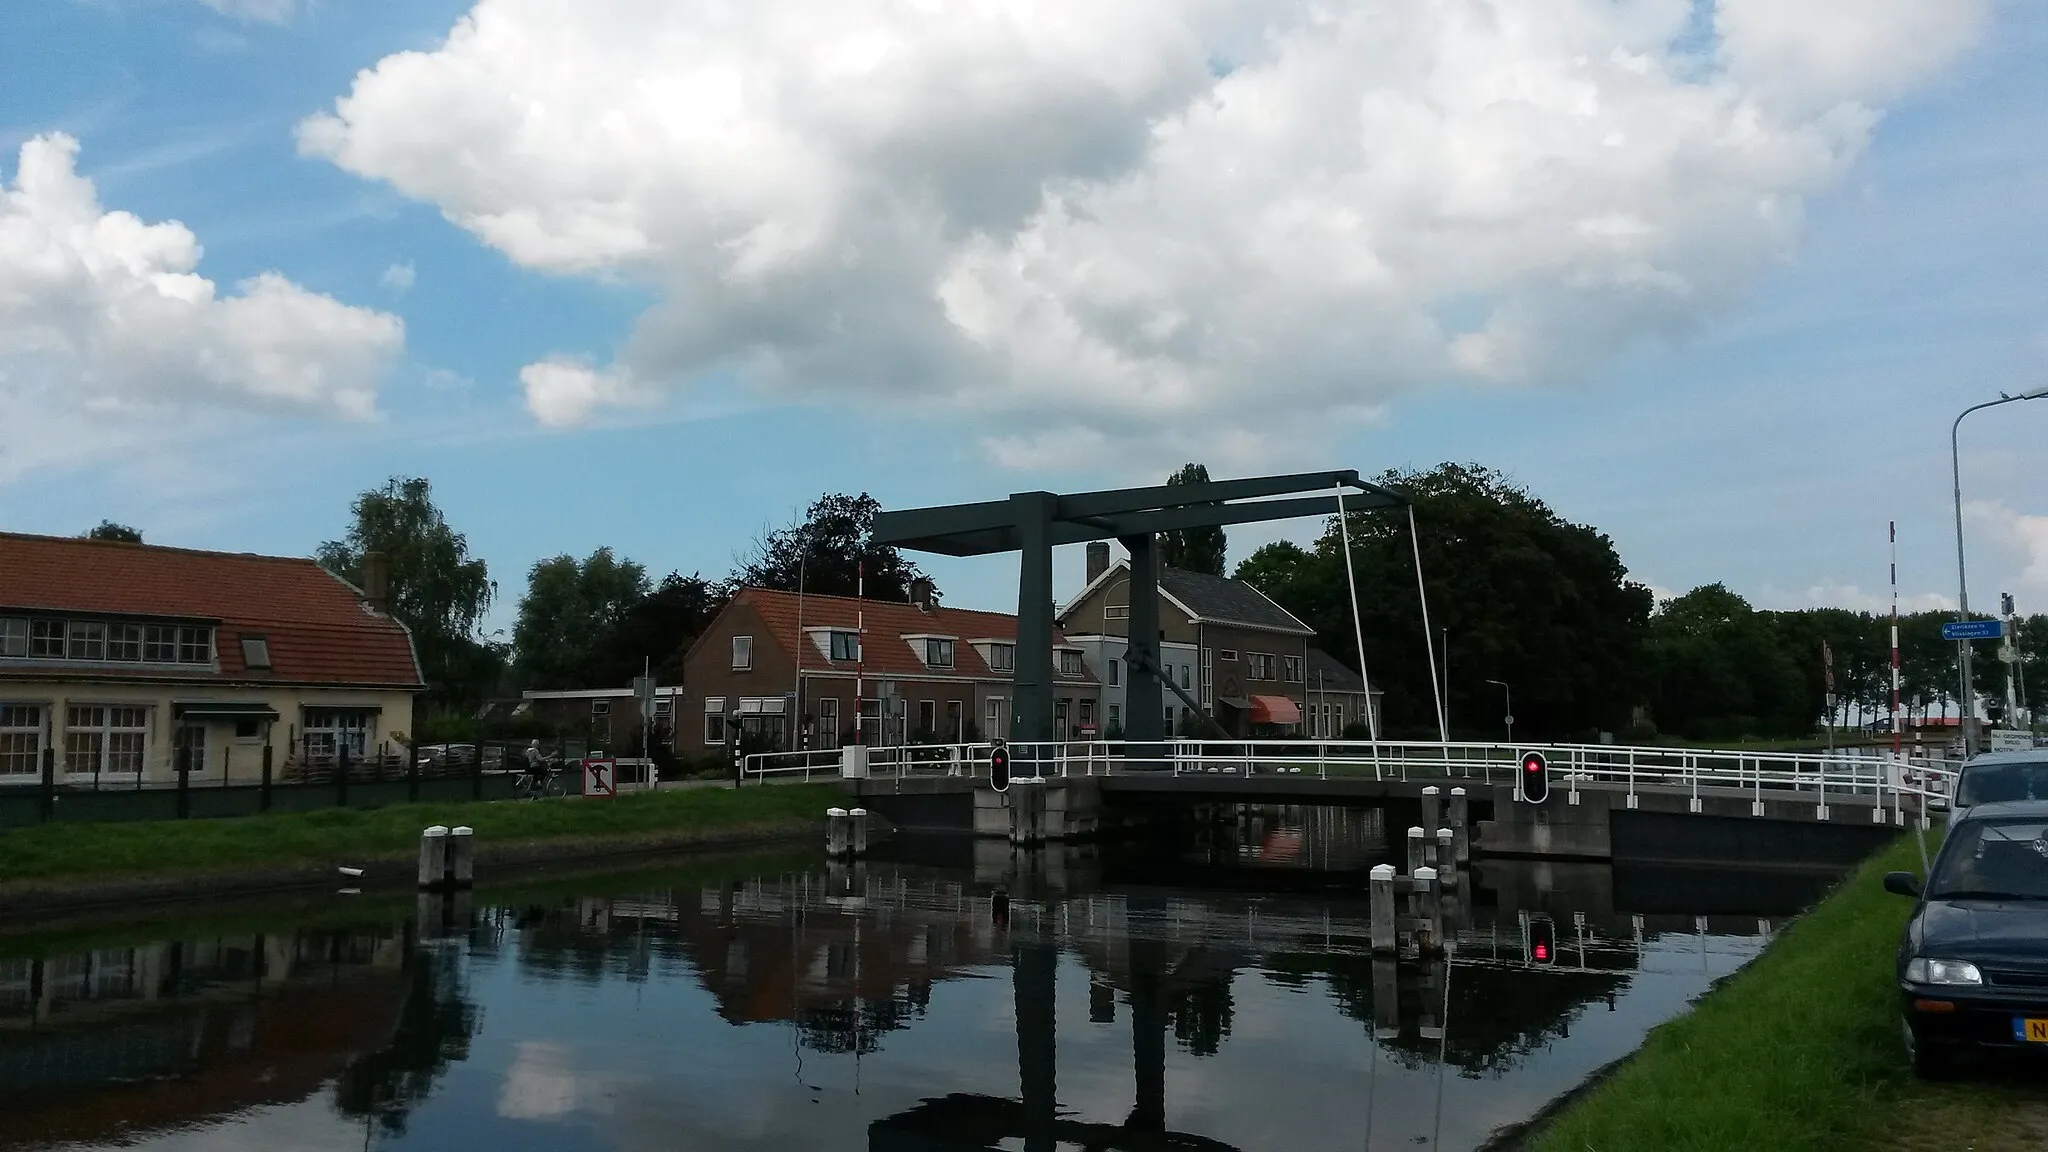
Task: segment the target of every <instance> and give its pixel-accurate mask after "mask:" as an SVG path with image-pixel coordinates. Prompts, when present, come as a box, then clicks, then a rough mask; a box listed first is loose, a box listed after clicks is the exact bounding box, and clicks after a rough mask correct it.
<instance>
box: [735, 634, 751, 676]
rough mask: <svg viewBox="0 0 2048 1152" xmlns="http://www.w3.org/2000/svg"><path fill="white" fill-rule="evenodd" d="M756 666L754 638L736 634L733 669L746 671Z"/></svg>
mask: <svg viewBox="0 0 2048 1152" xmlns="http://www.w3.org/2000/svg"><path fill="white" fill-rule="evenodd" d="M753 667H754V638H753V637H752V636H735V637H733V638H732V670H733V671H735V672H746V671H749V670H751V669H752V668H753Z"/></svg>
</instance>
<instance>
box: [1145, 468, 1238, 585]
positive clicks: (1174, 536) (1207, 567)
mask: <svg viewBox="0 0 2048 1152" xmlns="http://www.w3.org/2000/svg"><path fill="white" fill-rule="evenodd" d="M1166 483H1167V486H1168V487H1171V488H1178V487H1182V486H1185V485H1188V484H1207V483H1209V469H1208V468H1207V467H1206V466H1204V465H1201V464H1184V465H1182V466H1181V469H1180V471H1178V472H1175V473H1174V474H1173V475H1171V476H1169V477H1167V478H1166ZM1227 551H1228V541H1227V540H1226V538H1225V537H1224V535H1223V529H1222V528H1221V527H1209V528H1179V529H1175V530H1173V531H1171V532H1161V533H1160V534H1159V562H1160V563H1161V564H1163V565H1165V566H1166V567H1168V568H1179V569H1181V570H1183V571H1186V572H1206V573H1208V574H1209V575H1211V576H1221V575H1223V566H1224V560H1225V553H1226V552H1227Z"/></svg>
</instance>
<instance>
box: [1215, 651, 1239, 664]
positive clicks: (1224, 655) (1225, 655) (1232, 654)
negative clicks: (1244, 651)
mask: <svg viewBox="0 0 2048 1152" xmlns="http://www.w3.org/2000/svg"><path fill="white" fill-rule="evenodd" d="M1216 658H1217V659H1218V660H1222V661H1225V662H1228V661H1231V660H1235V659H1237V649H1235V648H1225V649H1223V650H1221V651H1219V652H1217V653H1216Z"/></svg>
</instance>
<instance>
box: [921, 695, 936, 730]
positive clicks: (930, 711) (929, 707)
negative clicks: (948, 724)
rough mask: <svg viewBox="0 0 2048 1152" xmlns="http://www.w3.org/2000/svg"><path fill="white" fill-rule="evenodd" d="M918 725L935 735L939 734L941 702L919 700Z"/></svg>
mask: <svg viewBox="0 0 2048 1152" xmlns="http://www.w3.org/2000/svg"><path fill="white" fill-rule="evenodd" d="M917 726H918V727H919V728H921V729H923V730H924V731H926V732H929V733H931V734H932V735H934V736H937V735H939V702H938V701H937V700H919V701H918V702H917Z"/></svg>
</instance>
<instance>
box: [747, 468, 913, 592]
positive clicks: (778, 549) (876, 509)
mask: <svg viewBox="0 0 2048 1152" xmlns="http://www.w3.org/2000/svg"><path fill="white" fill-rule="evenodd" d="M881 510H882V506H881V504H880V503H879V502H877V501H876V500H875V498H874V497H872V496H870V495H868V494H867V493H865V492H863V493H861V494H860V495H858V496H848V495H845V494H844V493H840V494H836V495H835V494H829V493H828V494H826V495H824V496H820V497H818V499H817V500H815V501H814V502H812V504H811V506H810V508H809V509H808V510H807V511H806V512H805V514H804V517H803V519H801V520H799V521H797V522H796V523H793V524H790V525H788V526H787V527H784V528H778V529H775V530H774V531H772V532H770V533H768V535H767V536H765V537H764V538H762V539H761V540H760V541H758V542H757V543H756V544H755V545H754V550H753V553H752V555H750V556H748V557H745V558H743V559H742V560H741V561H740V563H739V565H738V568H737V571H735V572H734V574H733V580H734V582H735V583H737V584H740V585H743V586H747V587H754V588H773V589H777V590H779V591H783V592H795V591H797V590H798V587H799V584H801V587H802V589H803V590H804V591H806V592H809V593H813V594H815V595H820V596H853V595H857V594H858V591H857V590H858V589H860V588H861V587H862V586H863V581H862V579H861V576H862V569H863V568H865V577H866V579H865V588H866V592H867V597H868V599H870V600H897V601H903V600H908V599H910V586H911V584H912V583H914V582H916V581H918V580H923V579H926V577H925V574H924V572H923V570H921V569H920V568H918V566H917V565H915V564H913V563H911V562H910V561H908V560H905V559H904V558H903V554H902V553H901V552H899V551H897V550H896V549H895V548H892V547H886V546H881V545H877V544H876V543H875V516H876V515H877V514H878V513H880V512H881ZM934 594H935V595H936V590H934Z"/></svg>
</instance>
